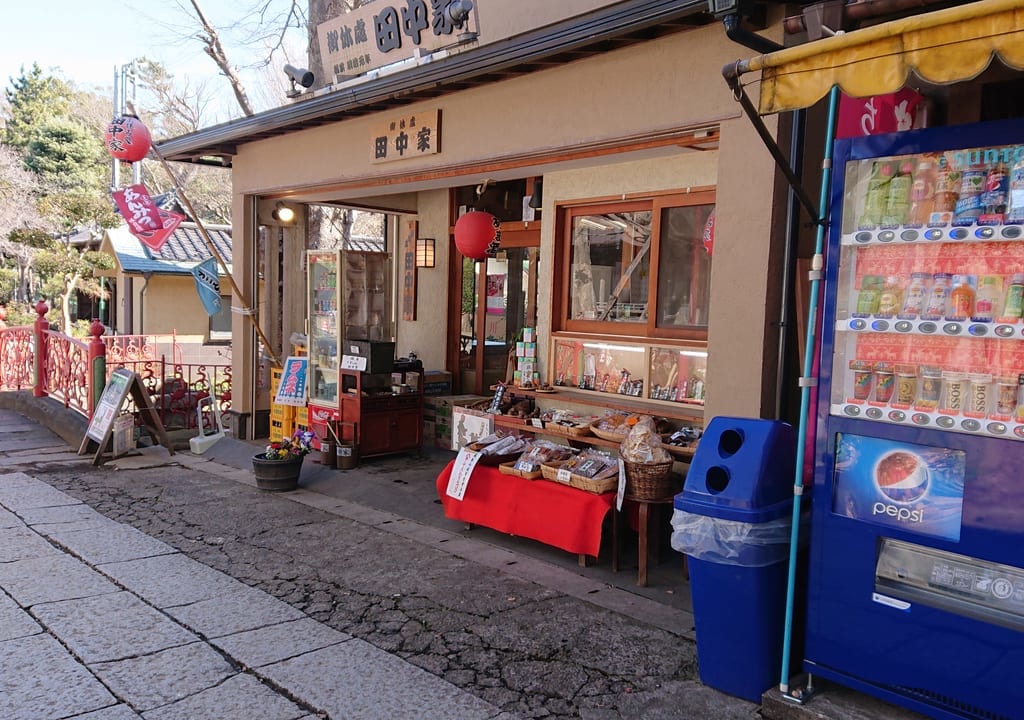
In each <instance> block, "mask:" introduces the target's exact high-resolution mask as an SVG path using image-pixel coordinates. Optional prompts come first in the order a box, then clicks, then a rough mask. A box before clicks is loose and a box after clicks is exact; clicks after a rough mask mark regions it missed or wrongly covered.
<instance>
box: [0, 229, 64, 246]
mask: <svg viewBox="0 0 1024 720" xmlns="http://www.w3.org/2000/svg"><path fill="white" fill-rule="evenodd" d="M7 239H8V240H10V241H11V242H14V243H20V244H21V245H27V246H29V247H32V248H36V249H37V250H43V249H45V248H49V247H52V246H53V244H54V242H55V241H54V239H53V236H52V235H50V233H48V232H46V231H45V230H39V229H37V228H15V229H14V230H11V232H10V233H9V234H8V235H7Z"/></svg>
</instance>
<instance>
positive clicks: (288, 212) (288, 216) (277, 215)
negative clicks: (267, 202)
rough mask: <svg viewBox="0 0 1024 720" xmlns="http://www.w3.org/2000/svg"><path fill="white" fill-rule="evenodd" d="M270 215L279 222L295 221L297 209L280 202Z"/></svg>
mask: <svg viewBox="0 0 1024 720" xmlns="http://www.w3.org/2000/svg"><path fill="white" fill-rule="evenodd" d="M270 217H272V218H274V220H276V221H277V222H279V223H286V224H288V223H292V222H295V210H293V209H292V208H290V207H288V206H287V205H285V204H284V203H282V202H279V203H277V204H276V205H275V206H274V210H273V212H271V213H270Z"/></svg>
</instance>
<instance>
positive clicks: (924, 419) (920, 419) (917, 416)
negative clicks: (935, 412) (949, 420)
mask: <svg viewBox="0 0 1024 720" xmlns="http://www.w3.org/2000/svg"><path fill="white" fill-rule="evenodd" d="M910 422H912V423H914V424H915V425H927V424H928V423H929V422H931V418H930V417H928V415H926V414H925V413H914V414H913V415H911V416H910Z"/></svg>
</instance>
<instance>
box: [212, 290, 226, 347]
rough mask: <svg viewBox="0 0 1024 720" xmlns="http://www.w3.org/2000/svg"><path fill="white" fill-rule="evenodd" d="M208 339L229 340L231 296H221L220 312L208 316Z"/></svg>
mask: <svg viewBox="0 0 1024 720" xmlns="http://www.w3.org/2000/svg"><path fill="white" fill-rule="evenodd" d="M210 340H231V297H230V296H228V297H221V299H220V312H219V313H217V314H216V315H212V316H211V317H210Z"/></svg>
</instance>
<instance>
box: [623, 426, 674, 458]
mask: <svg viewBox="0 0 1024 720" xmlns="http://www.w3.org/2000/svg"><path fill="white" fill-rule="evenodd" d="M619 454H620V455H621V456H622V459H623V460H625V461H626V462H633V463H662V462H667V461H669V460H671V459H672V456H671V455H669V453H668V451H667V450H666V449H665V448H663V447H662V446H661V436H660V435H659V434H658V432H657V430H656V429H655V426H654V419H653V418H650V417H642V418H640V419H639V420H638V421H637V422H636V424H634V425H633V426H632V427H630V429H629V432H628V433H627V434H626V439H625V440H623V441H622V445H620V446H619Z"/></svg>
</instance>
